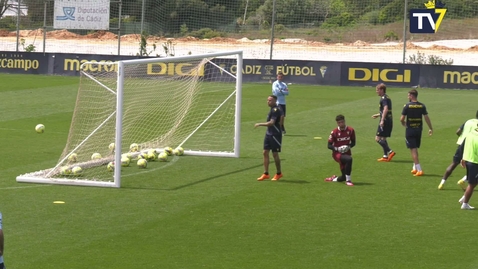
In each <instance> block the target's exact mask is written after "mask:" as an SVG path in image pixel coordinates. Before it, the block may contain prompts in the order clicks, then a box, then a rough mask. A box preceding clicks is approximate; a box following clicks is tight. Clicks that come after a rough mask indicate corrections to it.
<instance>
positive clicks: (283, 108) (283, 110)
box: [279, 104, 285, 117]
mask: <svg viewBox="0 0 478 269" xmlns="http://www.w3.org/2000/svg"><path fill="white" fill-rule="evenodd" d="M279 108H280V110H282V113H284V117H285V105H281V104H279Z"/></svg>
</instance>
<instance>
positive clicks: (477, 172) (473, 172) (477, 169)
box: [465, 162, 478, 184]
mask: <svg viewBox="0 0 478 269" xmlns="http://www.w3.org/2000/svg"><path fill="white" fill-rule="evenodd" d="M465 164H466V179H467V180H468V183H470V184H477V183H478V164H476V163H470V162H465Z"/></svg>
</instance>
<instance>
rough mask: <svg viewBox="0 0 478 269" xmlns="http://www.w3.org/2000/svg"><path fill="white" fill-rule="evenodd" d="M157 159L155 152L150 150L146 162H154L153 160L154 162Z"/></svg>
mask: <svg viewBox="0 0 478 269" xmlns="http://www.w3.org/2000/svg"><path fill="white" fill-rule="evenodd" d="M157 157H158V155H157V154H156V150H154V149H150V150H149V151H148V156H147V160H149V161H154V160H156V158H157Z"/></svg>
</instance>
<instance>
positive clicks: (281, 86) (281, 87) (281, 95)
mask: <svg viewBox="0 0 478 269" xmlns="http://www.w3.org/2000/svg"><path fill="white" fill-rule="evenodd" d="M283 78H284V74H283V73H282V72H279V73H277V80H276V81H274V83H272V95H275V96H277V105H278V106H279V108H280V109H281V110H282V112H283V113H284V115H283V116H282V117H281V118H280V126H281V130H282V133H283V134H285V127H284V118H285V114H286V110H285V97H286V96H287V95H289V88H288V87H287V84H285V83H284V82H283V81H282V79H283Z"/></svg>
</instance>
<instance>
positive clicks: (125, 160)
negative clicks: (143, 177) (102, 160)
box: [121, 157, 131, 167]
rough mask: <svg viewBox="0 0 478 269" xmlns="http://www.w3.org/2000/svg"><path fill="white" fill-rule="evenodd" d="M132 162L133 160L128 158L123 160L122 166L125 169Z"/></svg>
mask: <svg viewBox="0 0 478 269" xmlns="http://www.w3.org/2000/svg"><path fill="white" fill-rule="evenodd" d="M130 161H131V160H130V159H129V158H126V157H124V158H121V166H123V167H126V166H129V163H130Z"/></svg>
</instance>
